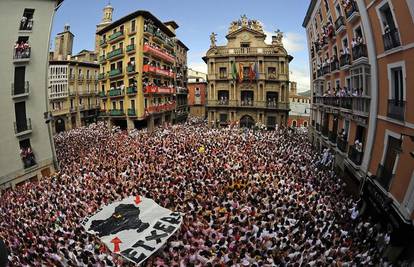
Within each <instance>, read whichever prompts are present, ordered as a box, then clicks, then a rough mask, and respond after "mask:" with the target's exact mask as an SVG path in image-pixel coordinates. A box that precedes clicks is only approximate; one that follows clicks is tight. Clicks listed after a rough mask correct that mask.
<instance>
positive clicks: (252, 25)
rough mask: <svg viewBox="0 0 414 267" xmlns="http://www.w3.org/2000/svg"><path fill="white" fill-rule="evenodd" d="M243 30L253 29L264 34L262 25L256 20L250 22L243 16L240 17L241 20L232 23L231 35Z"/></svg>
mask: <svg viewBox="0 0 414 267" xmlns="http://www.w3.org/2000/svg"><path fill="white" fill-rule="evenodd" d="M241 28H247V29H252V30H254V31H258V32H261V33H264V31H263V25H262V23H261V22H260V21H258V20H255V19H252V20H250V19H248V18H247V16H246V15H243V16H241V17H240V19H239V20H236V21H233V22H231V23H230V27H229V34H230V33H233V32H235V31H237V30H239V29H241Z"/></svg>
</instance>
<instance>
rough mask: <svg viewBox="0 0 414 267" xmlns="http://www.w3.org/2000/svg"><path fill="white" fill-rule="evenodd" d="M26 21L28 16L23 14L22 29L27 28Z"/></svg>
mask: <svg viewBox="0 0 414 267" xmlns="http://www.w3.org/2000/svg"><path fill="white" fill-rule="evenodd" d="M26 22H27V18H26V16H23V17H22V19H21V20H20V29H22V30H25V29H26Z"/></svg>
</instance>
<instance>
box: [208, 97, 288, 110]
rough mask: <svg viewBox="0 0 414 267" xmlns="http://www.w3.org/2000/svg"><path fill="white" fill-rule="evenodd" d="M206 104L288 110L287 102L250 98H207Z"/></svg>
mask: <svg viewBox="0 0 414 267" xmlns="http://www.w3.org/2000/svg"><path fill="white" fill-rule="evenodd" d="M207 106H210V107H219V106H228V107H240V108H260V109H277V110H289V109H290V106H289V103H282V102H276V103H274V102H273V101H252V100H250V101H249V100H228V99H227V100H226V99H223V100H208V102H207Z"/></svg>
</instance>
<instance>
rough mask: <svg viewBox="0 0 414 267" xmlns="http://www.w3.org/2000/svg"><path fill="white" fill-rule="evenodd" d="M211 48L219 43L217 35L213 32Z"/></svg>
mask: <svg viewBox="0 0 414 267" xmlns="http://www.w3.org/2000/svg"><path fill="white" fill-rule="evenodd" d="M210 42H211V44H210V47H216V42H217V33H214V32H212V33H211V34H210Z"/></svg>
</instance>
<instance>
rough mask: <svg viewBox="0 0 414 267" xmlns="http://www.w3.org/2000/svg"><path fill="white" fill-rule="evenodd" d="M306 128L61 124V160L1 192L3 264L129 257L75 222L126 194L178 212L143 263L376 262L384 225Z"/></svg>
mask: <svg viewBox="0 0 414 267" xmlns="http://www.w3.org/2000/svg"><path fill="white" fill-rule="evenodd" d="M307 138H308V137H307V134H306V131H305V130H300V129H297V130H293V129H285V128H280V127H279V129H277V130H276V131H264V130H263V131H262V130H256V131H253V130H242V129H239V128H231V127H229V128H223V129H210V128H208V127H207V126H206V125H205V124H204V122H199V121H195V120H192V121H190V122H187V123H185V124H182V125H174V126H165V127H163V128H159V129H157V130H156V131H155V132H152V133H149V132H146V131H136V130H135V131H130V132H127V131H121V130H120V129H117V128H113V129H108V127H107V126H106V125H104V124H103V123H99V124H93V125H91V126H89V127H83V128H79V129H75V130H71V131H69V132H65V133H61V134H59V135H57V136H56V137H55V143H56V149H57V154H58V159H59V162H60V167H61V170H60V171H59V172H58V173H56V174H54V175H53V176H52V177H50V178H44V179H41V180H40V181H39V182H27V183H25V184H24V185H21V186H20V187H18V188H16V189H15V190H8V191H6V192H3V194H2V195H1V196H0V214H1V216H0V236H1V237H2V238H3V239H5V243H6V246H7V247H8V249H9V261H10V266H121V265H123V266H128V265H129V264H130V263H129V262H127V261H126V260H124V259H123V258H121V257H120V256H118V255H117V254H113V253H111V252H110V251H109V250H108V249H107V248H106V247H105V246H104V245H103V243H101V242H100V241H99V239H97V238H96V237H95V236H93V235H89V234H87V233H86V232H85V230H84V229H83V228H82V226H81V225H80V222H81V220H82V219H83V218H84V217H86V216H87V215H90V214H92V213H94V212H95V211H96V210H97V209H98V208H99V207H100V206H102V205H105V204H109V203H111V202H113V201H116V200H121V199H123V198H125V197H128V196H133V195H142V196H145V197H148V198H152V199H154V200H155V201H156V202H157V203H158V204H159V205H161V206H163V207H166V208H168V209H171V210H173V211H179V212H182V213H185V215H184V221H183V224H182V226H181V228H180V230H178V231H177V233H175V234H174V236H173V237H171V238H170V239H169V241H168V242H167V243H166V244H165V245H164V246H163V247H162V248H161V249H160V250H158V251H157V252H156V253H155V254H154V255H153V256H151V257H150V258H149V259H148V260H147V261H146V263H145V266H179V267H182V266H236V267H240V266H374V265H384V264H386V260H385V259H383V258H381V256H380V255H381V252H382V249H383V247H384V244H385V243H384V242H386V241H387V235H386V234H384V233H383V232H382V231H381V229H380V227H379V226H378V225H375V224H373V223H372V222H370V220H369V219H366V218H363V217H362V216H360V215H359V213H358V206H357V200H355V199H351V198H350V197H348V196H347V195H345V193H344V192H343V181H341V179H339V178H338V177H337V176H336V175H335V174H334V172H333V171H332V169H331V168H329V164H330V162H331V161H330V160H329V158H332V157H330V156H329V151H328V152H327V151H325V153H324V154H320V153H316V152H315V150H314V149H313V148H312V146H311V145H310V143H309V142H308V141H307ZM201 148H203V149H201ZM327 153H328V154H327ZM325 154H327V155H325Z"/></svg>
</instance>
